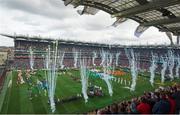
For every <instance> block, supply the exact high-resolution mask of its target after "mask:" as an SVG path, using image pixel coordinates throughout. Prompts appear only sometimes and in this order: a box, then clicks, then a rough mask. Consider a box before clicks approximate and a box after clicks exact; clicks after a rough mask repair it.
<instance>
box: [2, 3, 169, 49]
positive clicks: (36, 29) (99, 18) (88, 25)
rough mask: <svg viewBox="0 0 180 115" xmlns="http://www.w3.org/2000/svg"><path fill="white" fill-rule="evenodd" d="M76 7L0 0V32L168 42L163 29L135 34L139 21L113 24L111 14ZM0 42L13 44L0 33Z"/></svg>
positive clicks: (98, 39) (136, 42)
mask: <svg viewBox="0 0 180 115" xmlns="http://www.w3.org/2000/svg"><path fill="white" fill-rule="evenodd" d="M77 9H82V7H79V8H77ZM77 9H74V8H73V7H72V6H71V5H69V6H64V4H63V2H62V0H0V33H7V34H14V33H16V34H24V35H30V36H31V35H41V36H43V37H52V38H57V39H70V40H80V41H89V42H100V43H111V44H113V43H118V44H169V40H168V38H167V37H166V35H165V33H161V32H159V30H158V29H156V28H154V27H151V28H149V29H148V30H147V31H146V32H144V33H143V35H142V36H141V37H140V38H136V37H135V36H134V31H135V29H136V27H137V26H138V25H139V24H138V23H137V22H135V21H133V20H128V21H126V22H124V23H122V24H120V25H119V26H118V27H116V28H114V27H111V25H112V23H113V22H114V21H115V18H111V16H110V15H109V14H107V13H105V12H103V11H100V12H98V13H97V14H96V15H95V16H91V15H83V16H80V15H79V14H78V13H77ZM0 46H13V40H12V39H9V38H5V37H2V36H0Z"/></svg>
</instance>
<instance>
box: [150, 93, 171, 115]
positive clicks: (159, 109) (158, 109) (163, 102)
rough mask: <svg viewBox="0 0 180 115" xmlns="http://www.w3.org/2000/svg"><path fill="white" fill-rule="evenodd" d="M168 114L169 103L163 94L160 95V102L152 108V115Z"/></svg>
mask: <svg viewBox="0 0 180 115" xmlns="http://www.w3.org/2000/svg"><path fill="white" fill-rule="evenodd" d="M169 112H170V103H169V101H168V100H167V99H166V97H165V95H164V94H161V95H160V101H158V102H156V103H155V105H154V106H153V109H152V113H154V114H168V113H169Z"/></svg>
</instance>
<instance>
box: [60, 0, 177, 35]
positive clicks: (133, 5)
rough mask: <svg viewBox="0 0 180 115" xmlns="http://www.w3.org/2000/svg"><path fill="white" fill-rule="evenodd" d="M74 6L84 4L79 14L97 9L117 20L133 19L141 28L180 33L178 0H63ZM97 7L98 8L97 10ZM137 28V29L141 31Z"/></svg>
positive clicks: (93, 12) (95, 11)
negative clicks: (152, 27)
mask: <svg viewBox="0 0 180 115" xmlns="http://www.w3.org/2000/svg"><path fill="white" fill-rule="evenodd" d="M63 1H64V4H65V5H68V4H71V5H73V6H74V7H75V8H76V7H78V6H85V7H84V10H83V11H81V12H78V13H80V14H83V13H86V14H93V15H94V14H96V13H97V11H98V10H103V11H105V12H107V13H109V14H110V15H111V16H112V17H116V18H117V22H123V21H124V20H125V19H133V20H135V21H137V22H139V23H140V26H139V27H141V29H142V30H146V29H147V28H148V27H150V26H155V27H157V28H158V29H159V30H160V31H162V32H172V33H173V34H174V35H176V36H179V35H180V0H63ZM97 9H98V10H97ZM142 30H139V31H142Z"/></svg>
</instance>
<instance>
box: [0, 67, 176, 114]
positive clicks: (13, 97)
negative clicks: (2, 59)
mask: <svg viewBox="0 0 180 115" xmlns="http://www.w3.org/2000/svg"><path fill="white" fill-rule="evenodd" d="M62 73H63V74H62ZM70 74H71V75H70ZM23 76H25V73H23ZM44 76H45V72H44V71H42V70H38V71H37V72H36V73H35V74H34V75H32V76H31V78H32V79H31V80H32V84H31V86H30V85H29V84H28V83H24V84H17V72H16V71H13V72H10V73H9V75H8V77H12V84H10V83H9V87H8V89H7V91H6V96H5V99H4V102H3V106H2V109H1V111H0V113H5V114H6V113H7V114H8V113H9V114H10V113H16V114H20V113H24V114H28V113H29V114H30V113H31V114H33V113H36V114H37V113H41V114H45V113H50V107H49V104H48V96H47V95H46V93H45V91H44V90H41V89H38V88H37V87H36V81H37V79H39V80H42V79H44ZM115 77H118V78H119V77H120V78H123V79H126V80H127V85H126V86H130V85H129V81H131V77H130V74H127V75H124V76H115ZM89 82H90V83H91V84H92V85H96V86H100V87H102V90H103V93H104V96H102V97H89V99H88V102H87V103H85V102H84V99H83V97H81V98H78V99H77V100H72V101H68V102H63V103H57V104H56V112H55V113H87V112H90V111H93V110H95V109H98V108H102V107H105V106H107V105H110V104H112V103H118V102H121V101H123V100H128V99H131V98H132V97H137V96H139V95H142V94H143V93H144V91H153V90H154V89H155V88H157V87H159V86H160V84H159V83H160V79H159V78H158V76H156V80H155V82H156V83H155V85H154V87H152V86H151V85H150V83H149V78H148V77H142V76H139V77H138V80H137V85H136V90H135V91H134V92H130V90H129V89H126V88H124V87H125V83H124V82H123V83H122V84H121V83H118V82H117V81H116V82H115V81H111V83H112V86H113V96H112V97H110V96H109V94H108V88H107V85H106V83H105V81H103V80H102V79H100V78H95V77H90V78H89ZM175 82H179V80H176V81H174V82H165V84H164V85H171V84H173V83H175ZM29 88H34V89H32V90H33V93H32V95H31V96H29V90H28V89H29ZM78 94H81V82H80V73H79V71H76V70H68V71H66V72H59V74H58V78H57V86H56V94H55V97H56V98H58V99H59V100H63V99H68V98H70V97H72V96H77V95H78ZM30 98H32V99H30Z"/></svg>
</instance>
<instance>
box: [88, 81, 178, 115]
mask: <svg viewBox="0 0 180 115" xmlns="http://www.w3.org/2000/svg"><path fill="white" fill-rule="evenodd" d="M179 112H180V84H178V85H174V86H169V87H165V88H164V87H160V88H158V89H156V90H155V91H154V92H146V93H144V94H143V95H142V96H140V97H138V98H133V99H132V100H131V101H124V102H121V103H115V104H112V105H110V106H107V107H105V108H102V109H99V110H96V111H94V112H92V113H93V114H179ZM92 113H91V114H92Z"/></svg>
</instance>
